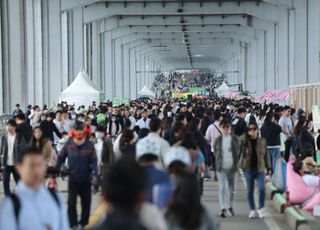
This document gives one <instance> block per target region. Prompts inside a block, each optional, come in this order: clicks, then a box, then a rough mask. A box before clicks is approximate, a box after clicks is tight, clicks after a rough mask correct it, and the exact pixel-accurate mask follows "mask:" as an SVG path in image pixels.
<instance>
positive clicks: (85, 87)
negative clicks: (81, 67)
mask: <svg viewBox="0 0 320 230" xmlns="http://www.w3.org/2000/svg"><path fill="white" fill-rule="evenodd" d="M87 76H88V75H87V74H86V73H85V72H84V71H80V72H79V73H78V75H77V77H76V78H75V79H74V81H73V82H72V83H71V84H70V85H69V86H68V87H67V88H66V89H65V90H63V91H62V93H61V96H60V101H67V102H68V103H72V104H75V106H81V105H84V106H88V105H91V103H92V102H93V101H99V100H100V90H99V89H97V88H95V87H94V85H93V83H92V82H91V81H90V80H89V78H88V77H87Z"/></svg>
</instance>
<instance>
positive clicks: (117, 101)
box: [112, 98, 121, 106]
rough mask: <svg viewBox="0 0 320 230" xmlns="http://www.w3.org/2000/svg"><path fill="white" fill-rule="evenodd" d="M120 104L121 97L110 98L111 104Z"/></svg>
mask: <svg viewBox="0 0 320 230" xmlns="http://www.w3.org/2000/svg"><path fill="white" fill-rule="evenodd" d="M120 105H121V99H120V98H114V99H113V100H112V106H120Z"/></svg>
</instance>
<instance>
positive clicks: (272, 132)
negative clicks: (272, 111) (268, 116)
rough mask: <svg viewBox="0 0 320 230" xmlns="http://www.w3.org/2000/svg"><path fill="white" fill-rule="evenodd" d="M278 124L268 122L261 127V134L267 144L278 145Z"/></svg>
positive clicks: (279, 131) (279, 129) (279, 128)
mask: <svg viewBox="0 0 320 230" xmlns="http://www.w3.org/2000/svg"><path fill="white" fill-rule="evenodd" d="M281 132H282V130H281V127H280V125H277V124H274V123H270V124H264V125H263V126H262V127H261V136H262V137H263V138H264V139H266V141H267V146H280V133H281Z"/></svg>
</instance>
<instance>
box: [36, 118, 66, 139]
mask: <svg viewBox="0 0 320 230" xmlns="http://www.w3.org/2000/svg"><path fill="white" fill-rule="evenodd" d="M54 117H55V113H49V114H48V115H47V119H46V120H44V121H42V122H41V123H40V129H41V130H42V137H43V138H44V139H45V138H49V139H50V140H52V141H54V139H53V132H55V134H56V135H57V136H58V137H59V138H62V135H61V133H60V132H59V130H58V129H57V126H56V125H55V124H54V123H53V119H54Z"/></svg>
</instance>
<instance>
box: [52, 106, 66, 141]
mask: <svg viewBox="0 0 320 230" xmlns="http://www.w3.org/2000/svg"><path fill="white" fill-rule="evenodd" d="M53 123H54V124H55V125H56V127H57V129H58V130H59V132H60V133H63V132H67V130H65V128H64V120H63V116H62V111H61V110H57V112H56V118H55V119H54V120H53ZM53 138H54V144H55V145H56V144H58V143H59V140H60V138H59V137H58V136H57V135H56V134H55V133H53Z"/></svg>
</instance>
